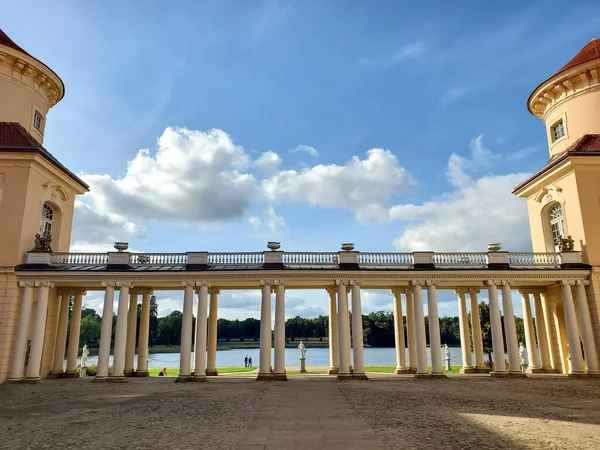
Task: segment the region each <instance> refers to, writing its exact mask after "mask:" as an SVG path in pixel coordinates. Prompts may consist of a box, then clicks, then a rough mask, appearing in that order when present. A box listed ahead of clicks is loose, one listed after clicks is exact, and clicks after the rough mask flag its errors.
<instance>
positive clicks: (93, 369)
mask: <svg viewBox="0 0 600 450" xmlns="http://www.w3.org/2000/svg"><path fill="white" fill-rule="evenodd" d="M79 370H81V369H79ZM112 373H113V367H112V366H108V374H109V375H112ZM85 374H86V376H88V377H95V376H96V375H98V365H97V364H92V365H91V366H87V367H86V368H85Z"/></svg>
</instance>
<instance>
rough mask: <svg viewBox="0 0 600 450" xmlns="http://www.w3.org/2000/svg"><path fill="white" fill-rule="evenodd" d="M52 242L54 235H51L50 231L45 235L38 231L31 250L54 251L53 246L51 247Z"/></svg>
mask: <svg viewBox="0 0 600 450" xmlns="http://www.w3.org/2000/svg"><path fill="white" fill-rule="evenodd" d="M51 243H52V236H50V233H44V235H43V236H42V235H40V233H38V234H36V235H35V243H34V244H33V248H32V249H31V251H32V252H45V253H52V248H50V244H51Z"/></svg>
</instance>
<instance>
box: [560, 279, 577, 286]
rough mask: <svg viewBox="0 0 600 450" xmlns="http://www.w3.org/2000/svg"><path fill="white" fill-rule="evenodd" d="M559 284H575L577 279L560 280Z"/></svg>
mask: <svg viewBox="0 0 600 450" xmlns="http://www.w3.org/2000/svg"><path fill="white" fill-rule="evenodd" d="M558 284H560V285H561V286H575V281H574V280H560V281H559V282H558Z"/></svg>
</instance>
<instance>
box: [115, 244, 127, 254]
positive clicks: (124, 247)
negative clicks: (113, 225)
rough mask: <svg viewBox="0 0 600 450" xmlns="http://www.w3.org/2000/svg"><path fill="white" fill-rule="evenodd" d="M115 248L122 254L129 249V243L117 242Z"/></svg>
mask: <svg viewBox="0 0 600 450" xmlns="http://www.w3.org/2000/svg"><path fill="white" fill-rule="evenodd" d="M114 248H115V249H116V250H118V251H120V252H124V251H125V250H127V249H128V248H129V242H115V245H114Z"/></svg>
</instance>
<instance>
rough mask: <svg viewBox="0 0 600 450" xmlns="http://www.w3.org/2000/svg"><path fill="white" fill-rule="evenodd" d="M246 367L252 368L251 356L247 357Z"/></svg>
mask: <svg viewBox="0 0 600 450" xmlns="http://www.w3.org/2000/svg"><path fill="white" fill-rule="evenodd" d="M248 367H252V356H249V357H248Z"/></svg>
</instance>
